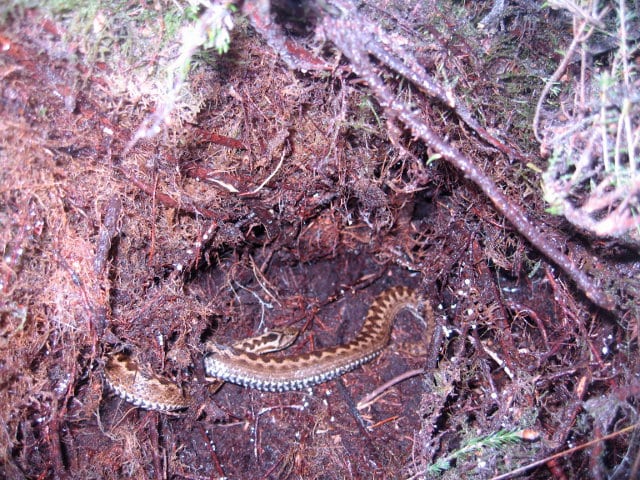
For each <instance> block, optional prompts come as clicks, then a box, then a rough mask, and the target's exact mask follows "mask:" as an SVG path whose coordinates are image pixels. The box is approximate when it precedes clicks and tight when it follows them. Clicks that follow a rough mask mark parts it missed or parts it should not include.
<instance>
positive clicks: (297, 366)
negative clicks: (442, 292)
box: [204, 287, 421, 392]
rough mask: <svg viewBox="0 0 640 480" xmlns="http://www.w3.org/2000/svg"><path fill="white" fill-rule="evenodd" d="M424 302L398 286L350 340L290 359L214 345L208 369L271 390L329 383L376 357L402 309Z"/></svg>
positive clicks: (376, 305)
mask: <svg viewBox="0 0 640 480" xmlns="http://www.w3.org/2000/svg"><path fill="white" fill-rule="evenodd" d="M420 303H421V301H420V298H419V297H418V295H417V294H416V293H415V292H414V291H413V290H411V289H409V288H407V287H394V288H391V289H389V290H386V291H385V292H383V293H381V294H380V295H379V296H378V297H377V298H376V299H375V300H374V301H373V303H372V304H371V307H370V308H369V312H368V313H367V317H366V319H365V321H364V325H363V326H362V330H360V333H358V335H357V336H356V338H354V339H353V340H352V341H350V342H349V343H347V344H345V345H340V346H337V347H331V348H325V349H322V350H316V351H313V352H309V353H301V354H298V355H293V356H288V357H284V358H274V357H268V356H262V355H257V354H255V353H251V352H246V351H242V350H238V349H236V348H234V347H229V346H223V345H213V346H212V347H211V349H210V351H209V353H208V354H207V355H206V357H205V359H204V368H205V371H206V372H207V375H208V376H210V377H213V378H216V379H218V380H223V381H225V382H231V383H235V384H238V385H242V386H244V387H249V388H256V389H258V390H267V391H271V392H283V391H287V390H297V389H301V388H306V387H310V386H312V385H317V384H319V383H323V382H327V381H329V380H332V379H334V378H336V377H339V376H340V375H342V374H344V373H346V372H349V371H351V370H353V369H354V368H356V367H359V366H360V365H362V364H363V363H365V362H368V361H370V360H372V359H373V358H375V357H376V356H377V355H378V354H379V353H380V352H381V351H382V349H384V348H385V347H386V346H387V344H388V343H389V338H390V335H391V326H392V324H393V320H394V319H395V317H396V315H397V313H398V312H399V311H400V310H403V309H405V308H410V309H412V310H416V311H417V308H418V306H419V305H420ZM418 314H419V313H418Z"/></svg>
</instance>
